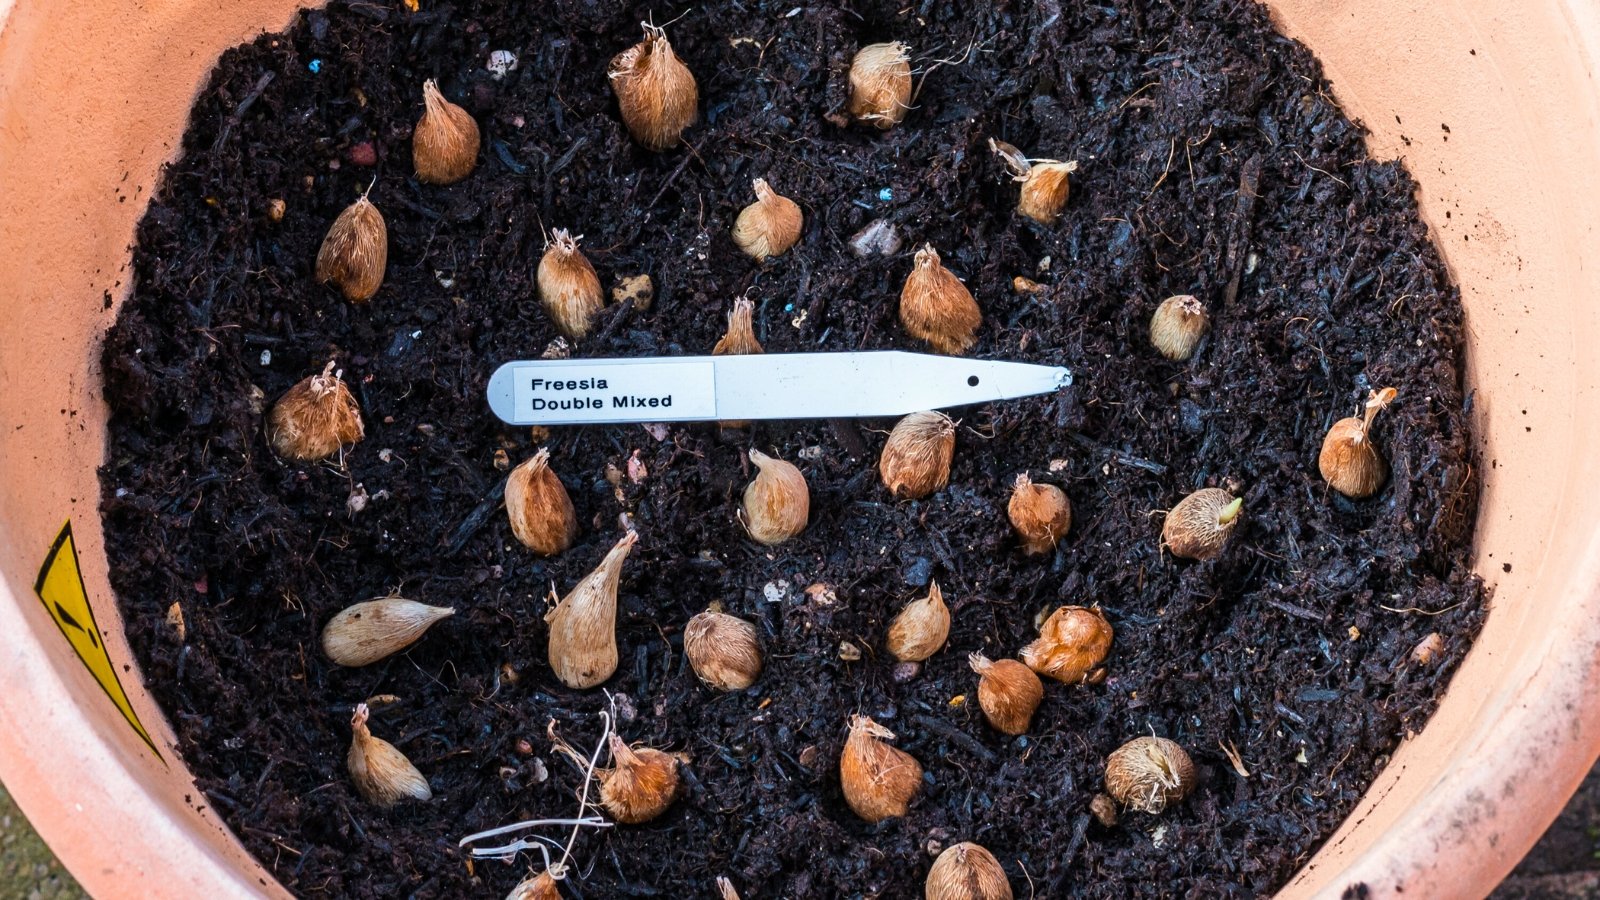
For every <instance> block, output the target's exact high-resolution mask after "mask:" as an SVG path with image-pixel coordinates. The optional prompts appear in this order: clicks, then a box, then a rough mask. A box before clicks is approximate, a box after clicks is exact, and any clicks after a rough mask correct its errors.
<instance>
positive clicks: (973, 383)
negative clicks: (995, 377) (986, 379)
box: [967, 375, 978, 387]
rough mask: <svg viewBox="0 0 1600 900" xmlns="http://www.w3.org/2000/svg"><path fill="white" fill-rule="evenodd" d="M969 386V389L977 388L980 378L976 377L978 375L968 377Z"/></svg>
mask: <svg viewBox="0 0 1600 900" xmlns="http://www.w3.org/2000/svg"><path fill="white" fill-rule="evenodd" d="M967 386H968V387H977V386H978V376H976V375H968V376H967Z"/></svg>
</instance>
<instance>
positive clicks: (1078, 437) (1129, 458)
mask: <svg viewBox="0 0 1600 900" xmlns="http://www.w3.org/2000/svg"><path fill="white" fill-rule="evenodd" d="M1067 437H1068V438H1071V439H1072V442H1073V443H1075V444H1077V445H1078V446H1080V447H1084V448H1087V449H1089V450H1097V451H1099V452H1101V453H1105V454H1107V455H1109V456H1110V457H1111V458H1112V459H1114V460H1116V461H1117V462H1119V463H1122V464H1123V465H1125V466H1132V467H1133V468H1135V469H1143V470H1145V471H1146V472H1150V473H1151V474H1154V475H1165V474H1167V467H1166V466H1164V465H1162V464H1161V463H1158V462H1151V461H1150V460H1148V459H1141V458H1140V457H1137V456H1134V455H1132V454H1129V453H1123V452H1122V451H1121V450H1118V449H1117V448H1115V447H1107V446H1106V445H1105V444H1102V443H1099V442H1098V441H1095V440H1093V439H1091V438H1089V437H1087V436H1085V435H1082V434H1079V433H1078V432H1076V431H1068V432H1067Z"/></svg>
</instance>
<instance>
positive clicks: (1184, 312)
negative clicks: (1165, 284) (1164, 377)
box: [1150, 294, 1211, 362]
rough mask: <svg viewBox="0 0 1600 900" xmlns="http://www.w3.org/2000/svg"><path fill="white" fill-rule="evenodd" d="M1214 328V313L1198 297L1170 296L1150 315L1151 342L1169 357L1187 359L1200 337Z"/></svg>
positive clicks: (1171, 358)
mask: <svg viewBox="0 0 1600 900" xmlns="http://www.w3.org/2000/svg"><path fill="white" fill-rule="evenodd" d="M1210 330H1211V316H1210V315H1208V314H1207V313H1206V308H1205V304H1203V303H1201V302H1200V299H1199V298H1198V297H1194V296H1191V295H1189V294H1179V295H1177V296H1175V297H1168V298H1167V299H1165V300H1163V301H1161V305H1160V306H1157V307H1156V311H1155V314H1154V315H1152V316H1151V317H1150V343H1151V345H1153V346H1154V347H1155V348H1156V351H1157V352H1158V353H1160V354H1161V355H1162V356H1165V357H1166V358H1167V359H1170V360H1174V361H1177V362H1183V361H1184V360H1187V359H1188V358H1189V357H1191V356H1194V351H1195V348H1197V347H1199V346H1200V339H1201V338H1203V337H1205V336H1206V332H1208V331H1210Z"/></svg>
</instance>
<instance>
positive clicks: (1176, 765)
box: [1106, 736, 1195, 813]
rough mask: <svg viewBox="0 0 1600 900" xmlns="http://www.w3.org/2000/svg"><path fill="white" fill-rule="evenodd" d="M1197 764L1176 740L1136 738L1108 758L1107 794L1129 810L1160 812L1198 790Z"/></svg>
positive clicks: (1147, 737)
mask: <svg viewBox="0 0 1600 900" xmlns="http://www.w3.org/2000/svg"><path fill="white" fill-rule="evenodd" d="M1194 782H1195V775H1194V763H1193V762H1192V761H1191V760H1190V759H1189V754H1188V753H1186V752H1184V749H1183V748H1182V747H1180V746H1178V745H1177V744H1176V743H1174V742H1172V741H1169V740H1167V739H1166V738H1159V737H1150V736H1144V737H1136V738H1134V739H1133V740H1131V741H1129V742H1127V743H1126V744H1123V745H1122V746H1121V747H1118V748H1117V749H1116V750H1115V751H1113V752H1112V754H1111V756H1109V757H1107V759H1106V793H1108V794H1110V795H1111V796H1112V798H1113V799H1115V800H1116V801H1117V802H1118V803H1121V804H1122V805H1123V806H1125V807H1127V808H1128V809H1134V810H1138V811H1140V812H1147V813H1159V812H1161V811H1162V810H1164V809H1166V808H1167V807H1168V806H1169V805H1170V804H1173V803H1177V802H1178V801H1180V800H1182V799H1183V798H1184V797H1186V796H1188V794H1189V791H1191V790H1193V789H1194Z"/></svg>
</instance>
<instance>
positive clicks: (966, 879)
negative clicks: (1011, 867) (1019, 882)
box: [923, 841, 1012, 900]
mask: <svg viewBox="0 0 1600 900" xmlns="http://www.w3.org/2000/svg"><path fill="white" fill-rule="evenodd" d="M923 896H924V897H925V898H926V900H1012V894H1011V882H1010V880H1009V879H1007V878H1006V870H1005V869H1003V868H1001V866H1000V860H998V859H995V858H994V854H993V853H990V852H989V851H988V850H987V849H985V848H984V847H982V846H979V845H978V844H974V843H972V842H971V841H963V842H961V843H959V844H953V845H951V846H949V847H946V848H945V850H944V852H943V853H940V854H939V858H938V859H935V860H934V861H933V868H931V869H929V870H928V880H927V881H926V882H924V884H923Z"/></svg>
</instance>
